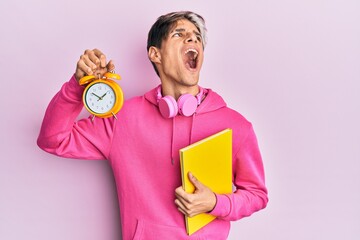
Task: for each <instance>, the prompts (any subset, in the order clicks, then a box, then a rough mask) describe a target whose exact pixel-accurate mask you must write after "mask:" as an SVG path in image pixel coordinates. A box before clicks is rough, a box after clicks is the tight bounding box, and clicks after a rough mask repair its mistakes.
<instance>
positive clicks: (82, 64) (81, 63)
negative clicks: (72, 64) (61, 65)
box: [77, 60, 93, 75]
mask: <svg viewBox="0 0 360 240" xmlns="http://www.w3.org/2000/svg"><path fill="white" fill-rule="evenodd" d="M78 70H80V71H82V72H83V73H84V74H87V75H92V74H93V70H92V68H91V67H89V66H88V65H87V64H86V63H85V62H84V61H83V60H80V61H79V62H78V64H77V73H78Z"/></svg>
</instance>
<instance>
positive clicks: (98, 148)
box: [38, 12, 268, 240]
mask: <svg viewBox="0 0 360 240" xmlns="http://www.w3.org/2000/svg"><path fill="white" fill-rule="evenodd" d="M205 40H206V28H205V23H204V20H203V18H202V17H201V16H199V15H197V14H195V13H192V12H175V13H169V14H167V15H164V16H161V17H159V18H158V20H157V22H155V24H154V25H153V26H152V28H151V30H150V32H149V36H148V47H147V48H148V56H149V59H150V61H151V62H152V64H153V66H154V68H155V71H156V72H157V74H158V75H159V77H160V80H161V85H160V86H159V87H157V88H155V89H152V90H151V91H149V92H147V93H145V94H144V96H142V97H135V98H133V99H130V100H128V101H126V102H125V104H124V106H123V108H122V109H121V111H120V112H119V113H118V115H117V118H118V119H117V120H116V119H114V118H112V117H111V118H106V119H101V118H95V119H94V121H92V120H91V119H90V118H88V119H82V120H80V121H77V122H75V119H76V117H77V116H78V114H79V113H80V111H81V109H82V108H83V105H82V101H81V96H82V93H83V90H84V87H81V86H79V84H78V81H79V79H80V78H82V77H83V76H85V75H96V76H97V75H98V74H100V75H102V74H104V73H105V72H107V71H110V70H112V69H113V68H114V64H113V63H112V61H109V62H107V60H106V57H105V55H104V54H103V53H102V52H101V51H99V50H97V49H94V50H86V51H85V53H84V54H83V55H82V56H81V57H80V60H79V61H78V63H77V68H76V72H75V74H74V76H73V77H72V78H71V79H70V81H69V82H67V83H65V84H64V85H63V87H62V88H61V90H60V91H59V92H58V93H57V94H56V96H55V97H54V98H53V99H52V101H51V102H50V104H49V107H48V109H47V111H46V114H45V117H44V121H43V124H42V128H41V131H40V135H39V138H38V145H39V146H40V147H41V148H42V149H43V150H45V151H47V152H50V153H53V154H56V155H59V156H63V157H70V158H81V159H89V160H90V159H107V160H108V161H109V163H110V165H111V167H112V169H113V172H114V176H115V180H116V186H117V191H118V196H119V206H120V215H121V224H122V234H123V239H126V240H127V239H226V238H227V236H228V233H229V229H230V221H234V220H238V219H241V218H243V217H245V216H249V215H251V214H252V213H254V212H255V211H258V210H260V209H262V208H264V207H265V206H266V204H267V201H268V198H267V189H266V187H265V183H264V170H263V164H262V160H261V156H260V152H259V149H258V144H257V140H256V136H255V133H254V131H253V128H252V125H251V123H250V122H248V121H247V120H246V119H245V118H244V117H243V116H242V115H240V114H239V113H237V112H235V111H234V110H232V109H230V108H228V107H227V106H226V104H225V102H224V101H223V99H222V98H221V97H220V96H219V95H218V94H216V93H215V92H214V91H212V90H211V89H203V88H201V87H200V86H199V85H198V81H199V74H200V69H201V65H202V62H203V58H204V54H203V50H204V47H205ZM187 94H190V95H187ZM165 96H166V97H165ZM184 96H186V97H189V96H190V97H193V98H195V99H196V101H197V104H196V105H197V106H195V108H196V109H195V112H194V113H193V112H190V113H189V112H186V111H184V110H183V112H182V113H181V109H180V113H178V114H176V111H175V114H173V112H172V111H171V110H169V109H170V108H171V107H174V108H176V107H177V105H178V103H176V102H175V101H174V99H175V100H178V99H179V98H184ZM174 102H175V103H174ZM168 103H169V104H175V106H171V105H169V106H167V104H168ZM162 104H163V105H162ZM164 104H165V105H164ZM180 105H181V104H180ZM180 108H181V106H180ZM164 109H165V110H164ZM74 122H75V123H74ZM225 128H231V129H232V130H233V183H234V186H235V187H236V190H235V191H234V192H233V193H232V194H226V195H225V194H224V195H221V194H215V193H213V192H212V191H211V190H210V189H209V188H208V187H206V186H205V185H203V184H202V183H201V182H200V181H198V180H197V179H196V178H195V176H193V175H191V174H189V178H190V180H191V181H192V182H193V183H194V185H195V186H196V191H195V192H194V193H193V194H188V193H186V192H184V190H183V189H182V188H181V175H180V174H181V171H180V165H179V149H180V148H183V147H185V146H187V145H189V144H191V143H194V142H196V141H198V140H201V139H203V138H205V137H207V136H210V135H212V134H214V133H217V132H219V131H221V130H223V129H225ZM204 212H207V213H210V214H212V215H214V216H216V217H217V218H216V219H215V220H214V221H213V222H211V223H210V224H208V225H207V226H205V227H204V228H202V229H200V230H199V231H198V232H196V233H194V234H193V235H191V236H187V234H186V230H185V221H184V215H188V216H194V215H197V214H199V213H204Z"/></svg>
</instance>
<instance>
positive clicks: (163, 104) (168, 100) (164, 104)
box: [159, 96, 178, 118]
mask: <svg viewBox="0 0 360 240" xmlns="http://www.w3.org/2000/svg"><path fill="white" fill-rule="evenodd" d="M159 110H160V113H161V115H162V116H163V117H165V118H172V117H175V116H176V115H177V114H178V105H177V102H176V101H175V99H174V98H173V97H171V96H165V97H163V98H161V99H159Z"/></svg>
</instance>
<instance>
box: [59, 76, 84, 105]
mask: <svg viewBox="0 0 360 240" xmlns="http://www.w3.org/2000/svg"><path fill="white" fill-rule="evenodd" d="M84 89H85V87H84V86H80V85H79V83H78V81H77V80H76V78H75V74H74V75H72V77H71V78H70V80H69V81H68V82H67V83H65V84H64V85H63V87H62V93H63V95H64V96H66V98H67V99H69V100H70V99H71V100H73V101H77V102H81V101H82V94H83V92H84Z"/></svg>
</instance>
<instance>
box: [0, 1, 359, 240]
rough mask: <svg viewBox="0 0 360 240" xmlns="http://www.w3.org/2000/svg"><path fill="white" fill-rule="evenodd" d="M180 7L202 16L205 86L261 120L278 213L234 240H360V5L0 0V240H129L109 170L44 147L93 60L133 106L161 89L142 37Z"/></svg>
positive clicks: (259, 216) (245, 226) (242, 224)
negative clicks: (42, 135) (41, 137)
mask: <svg viewBox="0 0 360 240" xmlns="http://www.w3.org/2000/svg"><path fill="white" fill-rule="evenodd" d="M178 10H191V11H195V12H197V13H199V14H201V15H203V16H204V18H205V20H206V22H207V27H208V30H209V31H208V37H209V41H208V46H207V47H206V49H205V62H204V65H203V69H202V73H201V77H200V78H201V79H200V83H201V85H202V86H204V87H209V88H212V89H214V90H215V91H217V92H218V93H220V94H221V95H222V96H223V97H224V99H225V100H226V101H227V103H228V105H229V106H230V107H232V108H234V109H235V110H237V111H239V112H240V113H242V114H243V115H244V116H245V117H246V118H248V119H249V120H250V121H251V122H252V123H253V125H254V128H255V131H256V133H257V136H258V139H259V145H260V148H261V151H262V155H263V159H264V164H265V170H266V181H267V186H268V189H269V197H270V202H269V205H268V207H267V208H266V209H265V210H263V211H261V212H258V213H255V214H254V215H252V216H251V217H250V218H245V219H242V220H240V221H237V222H233V223H232V229H231V232H230V236H229V239H232V240H235V239H247V240H250V239H252V240H260V239H271V240H288V239H292V240H307V239H328V240H330V239H331V240H338V239H352V240H356V239H360V227H359V226H360V127H359V125H360V94H359V92H360V83H359V80H360V14H359V12H360V2H359V1H358V0H353V1H351V0H303V1H295V0H294V1H292V0H278V1H265V0H258V1H256V0H239V1H226V0H225V1H206V0H199V1H190V0H183V1H165V0H154V1H115V0H104V1H94V0H81V1H76V0H62V1H43V0H29V1H19V0H2V1H1V2H0V22H1V24H0V36H1V37H0V43H1V46H0V48H1V49H0V56H1V57H0V70H1V71H0V73H1V88H0V109H1V118H0V121H1V124H0V140H1V142H0V147H1V157H0V239H4V240H19V239H33V240H35V239H36V240H45V239H46V240H47V239H52V240H57V239H59V240H60V239H61V240H63V239H67V240H79V239H80V240H81V239H87V240H98V239H101V240H117V239H121V237H120V236H121V230H120V218H119V211H118V204H117V194H116V190H115V183H114V178H113V176H112V172H111V169H110V167H109V165H108V163H107V162H106V161H81V160H72V159H64V158H59V157H55V156H52V155H50V154H47V153H45V152H43V151H41V150H40V149H39V148H38V147H37V146H36V138H37V135H38V132H39V129H40V124H41V121H42V118H43V115H44V112H45V109H46V107H47V104H48V103H49V101H50V99H51V98H52V96H53V95H54V94H55V93H56V92H57V91H58V90H59V89H60V87H61V85H62V84H63V83H64V82H65V81H68V80H69V79H70V77H71V75H72V74H73V72H74V70H75V66H76V62H77V61H78V59H79V56H80V55H81V54H82V53H83V51H84V50H85V49H88V48H89V49H92V48H99V49H101V50H102V51H103V52H104V53H105V54H107V56H108V58H109V59H113V60H114V61H115V64H116V70H117V73H119V74H120V75H122V78H123V80H121V82H120V85H121V86H122V88H123V90H124V92H125V95H126V98H127V99H128V98H130V97H133V96H135V95H140V94H143V93H144V92H145V91H147V90H148V89H150V88H152V87H154V86H156V85H157V84H158V83H159V80H158V78H157V77H156V75H155V73H154V71H153V69H152V66H151V64H150V63H149V61H148V59H147V53H146V39H147V33H148V30H149V29H150V27H151V25H152V24H153V23H154V22H155V20H156V18H157V17H158V16H160V15H162V14H165V13H168V12H170V11H178ZM82 114H83V115H84V116H86V115H87V114H86V113H85V112H84V113H82ZM145 120H146V119H144V121H145ZM134 174H135V173H134ZM164 181H166V179H164ZM143 190H144V191H149V194H151V189H141V186H139V189H138V191H143ZM149 207H151V206H149Z"/></svg>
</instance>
